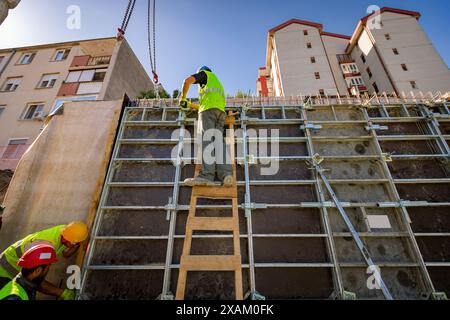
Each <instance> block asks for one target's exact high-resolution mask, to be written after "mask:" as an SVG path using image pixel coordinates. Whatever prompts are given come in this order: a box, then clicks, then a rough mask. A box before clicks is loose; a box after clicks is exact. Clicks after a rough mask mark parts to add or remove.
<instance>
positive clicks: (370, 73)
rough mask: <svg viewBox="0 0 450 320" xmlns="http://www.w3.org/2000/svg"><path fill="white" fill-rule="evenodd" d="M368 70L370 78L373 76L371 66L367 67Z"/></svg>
mask: <svg viewBox="0 0 450 320" xmlns="http://www.w3.org/2000/svg"><path fill="white" fill-rule="evenodd" d="M366 71H367V74H368V75H369V79H370V78H372V71H371V70H370V68H369V67H367V69H366Z"/></svg>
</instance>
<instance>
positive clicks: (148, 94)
mask: <svg viewBox="0 0 450 320" xmlns="http://www.w3.org/2000/svg"><path fill="white" fill-rule="evenodd" d="M158 92H159V97H160V98H162V99H167V98H170V95H169V94H168V93H167V91H166V90H164V88H163V87H161V86H160V87H159V88H158ZM137 98H138V99H156V92H155V90H149V91H141V93H140V94H139V96H138V97H137Z"/></svg>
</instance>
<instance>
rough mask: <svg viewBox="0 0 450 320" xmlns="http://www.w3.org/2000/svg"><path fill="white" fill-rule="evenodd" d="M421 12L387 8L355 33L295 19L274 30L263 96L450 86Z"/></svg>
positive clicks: (261, 78) (263, 71)
mask: <svg viewBox="0 0 450 320" xmlns="http://www.w3.org/2000/svg"><path fill="white" fill-rule="evenodd" d="M419 18H420V13H419V12H414V11H408V10H401V9H395V8H388V7H385V8H382V9H381V10H379V11H378V12H375V13H373V14H370V15H367V16H365V17H364V18H362V19H361V20H360V21H359V23H358V25H357V27H356V29H355V31H354V33H353V35H352V36H346V35H340V34H335V33H330V32H325V31H324V30H323V25H322V24H320V23H315V22H310V21H304V20H298V19H292V20H289V21H287V22H285V23H283V24H281V25H279V26H277V27H275V28H273V29H271V30H269V34H268V39H267V52H266V65H265V67H262V68H260V69H259V72H258V80H257V83H256V89H257V93H258V95H260V96H290V95H299V94H303V95H319V94H321V95H337V94H339V95H348V94H351V95H356V94H361V93H366V92H367V93H369V94H372V93H382V92H386V93H387V94H391V93H395V94H397V95H402V94H410V93H412V94H415V95H420V94H421V93H427V92H436V91H441V92H447V91H450V71H449V69H448V66H447V65H446V63H445V62H444V60H443V59H442V57H441V56H440V55H439V53H438V52H437V50H436V49H435V48H434V46H433V44H432V42H431V41H430V39H429V38H428V37H427V35H426V34H425V32H424V31H423V29H422V27H421V26H420V24H419V22H418V20H419Z"/></svg>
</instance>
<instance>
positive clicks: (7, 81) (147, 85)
mask: <svg viewBox="0 0 450 320" xmlns="http://www.w3.org/2000/svg"><path fill="white" fill-rule="evenodd" d="M152 88H153V83H152V82H151V80H150V78H149V77H148V75H147V73H146V71H145V70H144V68H143V67H142V65H141V63H140V62H139V60H138V59H137V57H136V56H135V54H134V53H133V51H132V49H131V48H130V46H129V45H128V43H127V41H126V40H123V41H117V40H116V38H103V39H92V40H84V41H73V42H64V43H54V44H46V45H38V46H30V47H23V48H12V49H1V50H0V170H3V169H11V170H14V169H15V167H16V166H17V163H18V161H19V159H20V158H21V156H22V155H23V153H24V152H25V151H26V150H27V148H28V147H29V146H30V145H31V144H32V143H33V141H34V140H35V139H36V137H37V136H38V135H39V133H40V131H41V128H42V125H43V119H44V118H45V117H46V116H47V115H49V114H51V113H53V112H55V111H56V110H57V109H58V108H59V107H60V106H61V105H62V104H63V103H64V102H65V101H83V100H115V99H120V98H121V97H122V96H123V95H124V94H125V93H126V94H127V95H128V96H129V97H130V98H134V97H136V96H137V95H138V94H139V92H140V91H144V90H150V89H152ZM99 121H102V119H99Z"/></svg>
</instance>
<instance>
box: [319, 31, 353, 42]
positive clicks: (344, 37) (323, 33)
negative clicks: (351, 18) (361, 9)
mask: <svg viewBox="0 0 450 320" xmlns="http://www.w3.org/2000/svg"><path fill="white" fill-rule="evenodd" d="M321 35H322V36H327V37H335V38H341V39H345V40H350V39H351V38H352V37H350V36H346V35H343V34H338V33H331V32H322V33H321Z"/></svg>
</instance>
